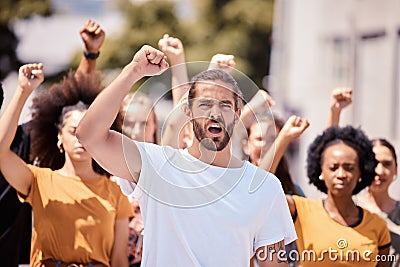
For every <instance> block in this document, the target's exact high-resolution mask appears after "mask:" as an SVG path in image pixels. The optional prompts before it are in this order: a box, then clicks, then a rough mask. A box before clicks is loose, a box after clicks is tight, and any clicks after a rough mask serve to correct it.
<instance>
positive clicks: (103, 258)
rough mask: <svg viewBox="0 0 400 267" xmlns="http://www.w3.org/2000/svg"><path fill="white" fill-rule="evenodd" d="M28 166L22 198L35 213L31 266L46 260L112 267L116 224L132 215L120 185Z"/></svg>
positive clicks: (105, 180) (100, 179) (107, 180)
mask: <svg viewBox="0 0 400 267" xmlns="http://www.w3.org/2000/svg"><path fill="white" fill-rule="evenodd" d="M29 168H30V169H31V171H32V172H33V175H34V178H33V180H32V184H31V188H30V192H29V193H28V196H26V198H25V201H26V202H28V203H30V205H31V206H32V210H33V215H34V219H33V222H34V223H33V227H34V229H33V234H32V249H31V266H40V261H41V260H45V259H55V260H60V261H63V262H78V263H89V262H100V263H103V264H105V265H106V266H110V257H111V250H112V246H113V242H114V225H115V222H116V220H118V219H123V218H131V217H133V216H134V213H133V210H132V208H131V205H130V204H129V201H128V199H127V197H126V196H124V195H123V194H122V192H121V190H120V188H119V186H118V185H117V184H115V183H114V182H112V181H111V180H109V179H108V178H107V177H105V176H101V177H100V178H98V179H94V180H89V181H87V180H82V179H81V178H79V177H68V176H63V175H61V174H60V173H58V172H57V171H52V170H51V169H47V168H39V167H35V166H32V165H29ZM21 200H22V201H23V199H22V198H21Z"/></svg>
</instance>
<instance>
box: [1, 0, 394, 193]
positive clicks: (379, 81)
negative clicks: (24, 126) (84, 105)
mask: <svg viewBox="0 0 400 267" xmlns="http://www.w3.org/2000/svg"><path fill="white" fill-rule="evenodd" d="M399 14H400V0H381V1H378V0H290V1H289V0H275V1H272V0H159V1H146V0H141V1H139V0H84V1H81V0H1V1H0V82H2V83H3V87H4V89H5V103H4V106H3V110H4V108H5V106H6V105H7V103H8V101H9V100H10V98H11V96H12V94H13V90H14V88H15V87H16V85H17V72H16V71H17V70H18V68H19V66H20V65H22V64H24V63H29V62H43V63H44V65H45V77H46V82H47V85H46V84H45V85H44V86H43V87H44V88H46V86H48V85H49V84H51V83H52V82H56V81H58V80H60V79H61V78H62V76H63V75H64V74H66V72H67V71H68V70H69V69H71V68H76V67H77V65H78V62H79V59H80V57H81V54H82V51H83V49H84V46H83V43H82V41H81V39H80V36H79V30H80V28H81V27H82V26H83V24H84V22H85V20H86V19H87V18H90V19H93V20H95V21H96V22H98V23H99V24H100V25H102V27H103V28H104V29H105V31H106V41H105V43H104V45H103V47H102V49H101V55H100V57H99V59H98V69H100V70H102V71H103V72H104V73H105V75H106V81H110V80H111V79H112V78H114V77H115V75H116V74H117V73H118V72H119V70H120V68H121V67H123V66H124V65H125V64H127V63H128V62H130V61H131V59H132V56H133V55H134V53H135V52H136V51H137V50H138V49H139V48H140V47H141V46H142V45H143V44H145V43H146V44H149V45H152V46H155V47H156V46H157V43H158V40H159V39H160V38H161V37H162V36H163V34H164V33H168V34H170V35H171V36H174V37H178V38H180V39H181V40H182V42H183V44H184V47H185V53H186V60H187V61H206V60H210V58H211V56H212V55H214V54H216V53H225V54H233V55H235V60H236V63H237V65H236V68H237V69H238V70H240V71H241V72H243V73H245V74H247V75H248V76H249V77H250V78H251V79H252V80H253V81H254V83H255V84H256V85H257V86H258V87H260V88H264V89H267V90H268V91H269V92H270V94H271V95H272V97H273V98H274V99H275V100H276V103H277V104H276V106H275V107H274V108H273V109H274V111H275V112H276V113H277V114H279V115H280V116H282V117H283V118H285V119H286V118H287V117H288V116H289V115H291V114H297V115H300V116H303V117H306V118H308V119H309V120H310V122H311V126H310V128H309V129H308V130H307V131H306V132H305V133H304V134H303V135H302V136H301V138H300V139H299V140H298V141H297V143H296V144H295V149H292V150H291V151H290V152H291V157H290V159H291V172H292V177H293V178H294V180H295V181H296V182H297V183H298V184H299V185H300V186H301V187H302V188H303V189H304V191H305V193H306V195H308V196H310V197H319V196H320V195H319V194H318V193H317V192H316V190H315V189H314V188H313V187H311V186H309V185H308V182H307V179H306V174H305V157H306V150H307V147H308V145H309V144H310V142H311V141H312V140H313V139H314V138H315V136H316V135H317V134H318V133H320V132H321V131H322V130H323V129H324V127H325V124H326V119H327V115H328V109H329V101H330V94H331V91H332V89H333V88H335V87H351V88H353V104H352V105H351V106H350V107H349V108H347V109H345V111H344V113H343V117H342V123H341V124H342V125H345V124H353V125H355V126H360V127H362V129H364V130H365V131H366V133H367V134H368V135H369V136H370V137H371V138H372V137H385V138H387V139H388V140H390V141H391V142H392V143H393V144H394V145H395V146H396V149H397V151H399V150H400V107H399V104H400V81H399V76H400V16H399ZM244 90H245V89H244ZM168 107H170V106H168V104H166V108H168ZM28 119H29V110H28V108H26V109H25V110H24V116H23V118H22V121H24V120H28ZM399 180H400V179H398V180H397V181H395V182H394V183H393V185H392V188H391V191H392V194H393V195H394V196H395V197H397V198H399V197H400V190H399V188H400V182H399Z"/></svg>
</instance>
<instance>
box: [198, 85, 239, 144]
mask: <svg viewBox="0 0 400 267" xmlns="http://www.w3.org/2000/svg"><path fill="white" fill-rule="evenodd" d="M214 83H217V84H210V83H201V82H200V83H198V84H197V85H196V89H195V90H196V98H195V99H193V100H192V107H191V110H190V112H191V117H192V118H193V119H192V123H193V127H194V133H195V137H196V139H197V141H199V142H202V145H203V146H204V147H206V149H208V150H215V148H216V149H217V150H218V151H221V150H223V149H224V148H225V147H226V146H227V145H228V143H229V142H230V138H231V135H232V132H233V128H234V125H235V123H236V118H237V113H235V99H234V95H233V92H232V91H231V90H230V89H228V88H230V85H229V84H226V83H224V82H222V81H214ZM226 87H228V88H226Z"/></svg>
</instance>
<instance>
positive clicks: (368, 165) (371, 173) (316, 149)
mask: <svg viewBox="0 0 400 267" xmlns="http://www.w3.org/2000/svg"><path fill="white" fill-rule="evenodd" d="M340 142H343V143H344V144H346V145H348V146H350V147H352V148H353V149H354V150H355V151H356V152H357V156H358V164H359V168H360V171H361V181H359V182H358V183H357V185H356V187H355V188H354V190H353V195H355V194H357V193H358V192H360V191H361V190H362V189H364V188H365V187H367V186H369V185H370V184H371V183H372V181H373V179H374V177H375V167H376V165H377V161H376V159H375V154H374V152H373V151H372V142H371V141H370V140H369V139H368V137H367V136H366V135H365V134H364V132H363V131H362V130H361V129H356V128H353V127H352V126H346V127H343V128H341V127H330V128H328V129H326V130H325V131H324V132H323V133H322V134H321V135H319V136H317V137H316V138H315V140H314V141H313V142H312V143H311V145H310V146H309V148H308V153H307V175H308V178H309V179H310V183H311V184H313V185H315V186H316V187H317V188H318V190H320V191H321V192H323V193H327V188H326V185H325V182H324V181H322V180H320V179H319V176H320V174H321V171H322V168H321V165H322V157H323V154H324V151H325V150H326V149H327V148H328V147H329V146H331V145H334V144H337V143H340Z"/></svg>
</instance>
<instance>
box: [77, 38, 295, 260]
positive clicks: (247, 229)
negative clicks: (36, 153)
mask: <svg viewBox="0 0 400 267" xmlns="http://www.w3.org/2000/svg"><path fill="white" fill-rule="evenodd" d="M167 67H168V63H167V62H166V60H165V57H164V54H163V53H162V52H160V51H158V50H156V49H154V48H152V47H150V46H144V47H142V49H141V50H140V51H138V52H137V53H136V54H135V56H134V58H133V60H132V62H131V63H129V64H128V65H127V66H126V67H125V68H124V69H123V70H122V72H121V74H120V75H119V76H118V77H117V78H116V79H115V80H114V81H113V82H112V83H111V84H110V85H109V86H108V87H107V88H106V89H105V90H104V91H103V92H102V93H101V94H100V95H99V96H98V97H97V99H96V100H95V101H94V102H93V104H92V105H91V106H90V108H89V110H88V111H87V113H86V115H85V116H84V118H83V119H82V121H81V123H80V124H79V126H78V129H77V137H78V139H79V141H80V142H81V143H82V144H83V145H84V146H85V148H86V149H87V150H88V151H89V153H91V154H92V156H93V157H94V158H95V159H96V161H97V162H99V163H100V164H101V165H102V166H103V167H105V168H106V169H107V170H108V171H109V172H110V173H112V174H114V175H116V176H118V177H124V178H126V179H129V180H130V181H132V182H135V183H137V186H136V188H135V190H134V195H135V196H136V197H137V198H138V200H139V202H140V206H141V211H142V215H143V219H144V224H145V240H144V249H143V255H142V264H143V266H151V267H158V266H184V267H186V266H238V267H239V266H240V267H241V266H249V264H250V259H251V257H252V256H253V255H254V254H256V255H257V256H258V258H259V266H260V267H262V266H287V263H286V262H285V261H282V258H280V257H279V256H281V257H282V254H280V253H278V251H281V252H282V251H284V244H286V243H289V242H292V241H294V240H295V239H296V233H295V230H294V227H293V223H292V219H291V216H290V213H289V210H288V206H287V202H286V199H285V196H284V193H283V190H282V187H281V185H280V183H279V181H278V179H277V178H276V177H275V176H274V175H272V174H270V173H268V172H265V171H263V170H262V169H260V168H257V167H255V166H254V165H252V164H250V163H248V162H247V161H242V160H240V159H238V158H236V157H234V156H233V155H232V154H231V138H230V137H231V135H232V133H233V130H234V127H235V125H236V124H237V123H238V120H239V119H238V118H239V115H240V111H241V107H242V94H241V91H240V89H239V87H238V85H237V83H236V81H235V80H234V79H233V78H232V76H230V75H229V74H227V73H226V72H224V71H222V70H207V71H204V72H202V73H200V74H198V75H197V76H195V77H194V78H193V80H192V82H191V84H190V89H189V95H188V104H187V105H186V107H185V113H186V114H187V116H189V118H190V119H191V122H192V123H193V130H194V134H195V138H194V140H193V145H192V146H191V147H189V148H188V149H186V150H177V149H173V148H171V147H166V146H158V145H154V144H148V143H140V142H135V141H133V140H130V139H129V138H127V137H125V136H123V135H121V134H119V133H116V132H113V131H111V130H110V126H111V124H112V122H113V121H114V119H115V117H116V116H117V113H118V109H119V106H120V104H121V102H122V100H123V98H124V96H125V94H127V93H128V91H129V90H130V88H131V86H132V85H133V84H134V83H135V82H136V81H138V80H139V79H141V78H142V77H144V76H151V75H155V74H159V73H162V72H163V71H164V70H165V69H166V68H167Z"/></svg>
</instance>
